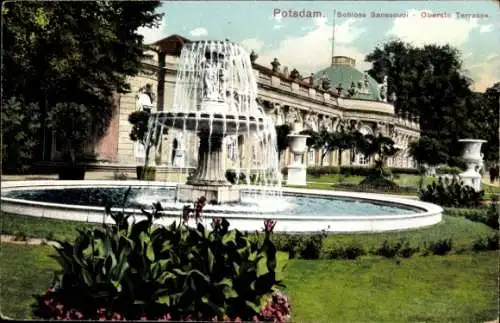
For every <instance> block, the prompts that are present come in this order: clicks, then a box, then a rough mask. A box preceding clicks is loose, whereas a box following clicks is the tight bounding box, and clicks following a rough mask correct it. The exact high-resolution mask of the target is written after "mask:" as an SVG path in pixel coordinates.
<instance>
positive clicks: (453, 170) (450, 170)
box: [436, 166, 462, 175]
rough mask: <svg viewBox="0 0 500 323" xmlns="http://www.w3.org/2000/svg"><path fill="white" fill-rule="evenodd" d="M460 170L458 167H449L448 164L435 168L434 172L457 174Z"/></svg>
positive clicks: (438, 173)
mask: <svg viewBox="0 0 500 323" xmlns="http://www.w3.org/2000/svg"><path fill="white" fill-rule="evenodd" d="M461 172H462V170H461V169H460V168H459V167H456V166H454V167H450V166H440V167H437V168H436V174H437V175H445V174H449V175H458V174H460V173H461Z"/></svg>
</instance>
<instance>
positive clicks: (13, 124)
mask: <svg viewBox="0 0 500 323" xmlns="http://www.w3.org/2000/svg"><path fill="white" fill-rule="evenodd" d="M38 111H39V108H38V105H37V104H36V103H29V104H25V103H24V102H23V101H20V100H18V99H17V98H15V97H11V98H10V99H9V100H6V101H5V102H2V137H3V140H2V170H3V171H4V172H5V171H20V170H23V169H24V167H25V166H26V165H27V164H29V162H30V160H31V159H32V157H33V156H32V155H33V151H34V148H35V147H36V145H37V140H36V134H37V131H38V129H39V128H40V121H39V120H40V115H39V113H38Z"/></svg>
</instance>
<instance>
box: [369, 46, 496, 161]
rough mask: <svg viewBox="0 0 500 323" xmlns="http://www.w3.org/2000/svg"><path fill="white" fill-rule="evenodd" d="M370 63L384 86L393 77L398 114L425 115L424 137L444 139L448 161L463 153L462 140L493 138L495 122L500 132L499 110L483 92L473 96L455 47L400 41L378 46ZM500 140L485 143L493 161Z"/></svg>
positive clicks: (422, 119) (390, 83) (422, 123)
mask: <svg viewBox="0 0 500 323" xmlns="http://www.w3.org/2000/svg"><path fill="white" fill-rule="evenodd" d="M366 61H368V62H370V63H372V68H371V69H370V70H369V71H368V73H369V74H370V75H371V76H372V77H373V78H375V79H376V80H377V81H378V82H382V80H383V77H384V76H385V75H387V77H388V93H389V94H390V93H395V94H396V96H397V100H396V102H395V110H396V113H398V114H402V115H406V114H410V115H417V116H419V117H420V129H421V131H422V139H423V140H427V141H432V140H433V139H435V140H438V141H439V142H440V144H441V145H439V149H442V151H441V152H440V153H444V154H445V156H446V158H445V161H446V162H448V163H451V162H453V161H454V160H456V158H455V157H457V156H460V155H461V151H462V147H461V145H460V144H459V143H458V139H461V138H467V137H474V138H480V139H483V138H484V139H487V138H491V139H493V137H492V136H493V133H492V131H494V130H493V127H494V122H495V121H493V120H496V122H497V126H496V128H495V129H497V130H498V108H496V109H491V108H489V107H488V104H487V103H486V100H485V98H483V97H482V96H483V94H480V93H474V92H472V90H471V89H470V85H471V79H470V78H469V77H468V76H467V75H466V73H465V71H464V70H463V69H462V60H461V56H460V52H459V51H458V50H457V49H455V48H453V47H451V46H449V45H444V46H439V45H427V46H424V47H414V46H412V45H410V44H407V43H405V42H402V41H400V40H396V41H391V42H388V43H386V44H384V45H383V46H380V47H377V48H375V49H374V50H373V51H372V52H371V53H370V54H369V55H367V57H366ZM492 93H493V92H491V94H492ZM497 93H498V92H497ZM491 97H494V95H491ZM491 101H494V99H491ZM496 104H497V106H498V100H497V101H496ZM491 106H492V107H493V106H494V105H493V104H492V105H491ZM485 121H487V122H485ZM497 130H495V131H497ZM495 136H496V138H497V139H496V141H495V142H492V143H489V144H487V145H485V149H484V151H487V153H485V156H487V158H494V156H495V153H494V152H493V150H495V151H496V154H497V156H498V135H495ZM425 137H427V138H428V139H424V138H425ZM485 137H487V138H485ZM487 140H488V139H487ZM434 147H435V148H437V147H438V146H437V145H434ZM433 153H437V151H433ZM429 156H430V155H429ZM429 162H430V163H432V162H433V161H429Z"/></svg>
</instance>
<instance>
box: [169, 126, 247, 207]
mask: <svg viewBox="0 0 500 323" xmlns="http://www.w3.org/2000/svg"><path fill="white" fill-rule="evenodd" d="M198 136H199V137H200V147H199V149H198V167H197V168H196V171H195V173H194V174H193V176H191V177H190V178H189V179H188V181H187V184H185V185H184V184H180V185H178V186H177V189H176V200H177V201H179V202H194V201H196V200H197V199H198V198H200V197H201V196H205V197H206V199H207V201H208V203H210V204H221V203H232V202H240V200H241V195H240V190H239V188H238V187H237V186H232V185H231V183H230V182H229V181H228V180H227V179H226V173H225V170H224V161H223V153H222V139H223V136H222V135H221V134H218V133H214V134H212V135H209V134H208V133H204V132H202V133H199V134H198Z"/></svg>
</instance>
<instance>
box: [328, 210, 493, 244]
mask: <svg viewBox="0 0 500 323" xmlns="http://www.w3.org/2000/svg"><path fill="white" fill-rule="evenodd" d="M494 233H495V230H494V229H492V228H490V227H488V226H487V225H485V224H482V223H478V222H472V221H470V220H467V219H465V218H463V217H452V216H446V215H444V216H443V220H442V221H441V222H440V223H438V224H436V225H433V226H430V227H427V228H421V229H418V230H407V231H395V232H381V233H365V234H331V235H329V236H328V237H327V239H326V241H324V242H323V248H325V249H328V248H329V246H332V245H345V246H348V245H359V246H362V247H363V249H365V250H366V251H367V252H368V251H369V250H372V249H374V248H378V247H380V246H381V245H382V243H383V242H384V240H388V241H397V240H399V239H405V240H407V241H409V243H410V246H411V247H419V248H421V249H422V248H423V247H424V243H429V242H431V241H438V240H442V239H451V240H452V244H453V246H452V252H463V251H465V250H471V248H472V244H473V243H474V241H475V240H477V239H478V238H484V237H488V236H491V235H492V234H494Z"/></svg>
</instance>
